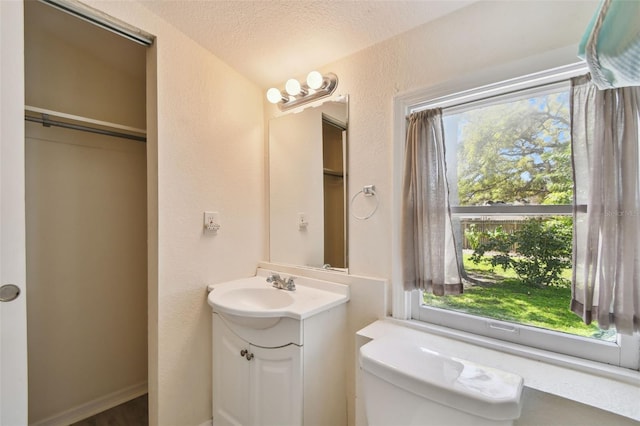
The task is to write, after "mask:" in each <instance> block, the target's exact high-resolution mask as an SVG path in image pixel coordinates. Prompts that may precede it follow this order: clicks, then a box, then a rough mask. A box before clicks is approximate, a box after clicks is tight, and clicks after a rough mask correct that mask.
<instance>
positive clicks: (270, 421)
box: [249, 345, 303, 426]
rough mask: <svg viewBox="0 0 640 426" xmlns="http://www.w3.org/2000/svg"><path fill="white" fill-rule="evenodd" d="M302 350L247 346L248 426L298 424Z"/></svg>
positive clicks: (294, 346) (291, 347)
mask: <svg viewBox="0 0 640 426" xmlns="http://www.w3.org/2000/svg"><path fill="white" fill-rule="evenodd" d="M302 350H303V349H302V347H300V346H296V345H288V346H284V347H282V348H271V349H265V348H260V347H256V346H251V353H252V354H253V358H252V359H251V362H250V363H249V364H250V366H251V367H250V368H251V387H250V389H251V398H250V400H251V410H250V411H251V425H256V426H294V425H301V424H302Z"/></svg>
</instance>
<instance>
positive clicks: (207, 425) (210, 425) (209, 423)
mask: <svg viewBox="0 0 640 426" xmlns="http://www.w3.org/2000/svg"><path fill="white" fill-rule="evenodd" d="M198 426H213V419H211V420H207V421H206V422H204V423H200V424H199V425H198Z"/></svg>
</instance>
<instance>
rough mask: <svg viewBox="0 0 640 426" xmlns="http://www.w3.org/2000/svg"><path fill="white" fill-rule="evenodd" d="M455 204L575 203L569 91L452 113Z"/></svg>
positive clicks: (448, 128) (449, 133)
mask: <svg viewBox="0 0 640 426" xmlns="http://www.w3.org/2000/svg"><path fill="white" fill-rule="evenodd" d="M444 124H445V140H446V141H447V145H448V148H449V149H448V158H447V163H448V176H449V183H450V190H451V193H452V194H451V195H452V199H451V204H452V205H461V206H474V205H491V204H515V205H527V204H571V202H572V188H573V183H572V169H571V140H570V129H569V92H568V91H567V90H562V91H556V92H554V93H542V94H539V95H537V96H528V97H526V98H524V99H513V96H512V97H511V99H509V100H506V101H505V102H502V103H493V104H491V105H487V106H480V107H477V108H473V109H469V110H467V111H464V112H461V113H457V114H453V115H448V116H446V117H445V119H444Z"/></svg>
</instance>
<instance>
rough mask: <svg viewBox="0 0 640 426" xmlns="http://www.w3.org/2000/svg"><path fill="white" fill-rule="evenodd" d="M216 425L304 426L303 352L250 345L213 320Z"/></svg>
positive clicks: (296, 348)
mask: <svg viewBox="0 0 640 426" xmlns="http://www.w3.org/2000/svg"><path fill="white" fill-rule="evenodd" d="M213 348H214V357H213V377H214V380H213V384H214V389H213V395H214V396H213V401H214V403H213V410H214V412H213V422H214V425H215V426H223V425H224V426H226V425H243V426H248V425H299V424H302V418H303V417H302V416H303V403H302V394H303V370H302V359H303V355H302V354H303V347H301V346H298V345H296V344H288V345H286V346H283V347H277V348H263V347H260V346H254V345H251V344H250V343H249V342H247V341H245V340H244V339H242V338H240V337H239V336H237V335H236V334H235V333H234V332H233V331H232V329H231V328H230V327H229V326H228V325H227V324H225V321H224V320H223V319H222V318H221V317H220V316H219V315H217V314H214V315H213Z"/></svg>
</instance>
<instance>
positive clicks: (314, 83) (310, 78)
mask: <svg viewBox="0 0 640 426" xmlns="http://www.w3.org/2000/svg"><path fill="white" fill-rule="evenodd" d="M323 83H324V77H322V74H320V73H319V72H318V71H311V72H310V73H309V75H307V86H309V88H311V89H314V90H317V89H319V88H321V87H322V84H323Z"/></svg>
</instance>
